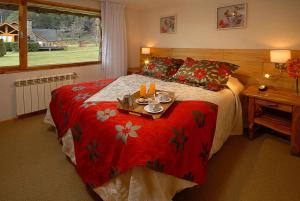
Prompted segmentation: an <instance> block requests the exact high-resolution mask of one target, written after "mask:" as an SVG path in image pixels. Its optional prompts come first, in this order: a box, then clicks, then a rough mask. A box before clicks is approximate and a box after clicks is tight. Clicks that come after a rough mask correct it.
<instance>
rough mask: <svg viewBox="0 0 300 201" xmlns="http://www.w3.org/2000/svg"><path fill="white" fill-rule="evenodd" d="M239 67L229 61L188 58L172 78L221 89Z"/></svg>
mask: <svg viewBox="0 0 300 201" xmlns="http://www.w3.org/2000/svg"><path fill="white" fill-rule="evenodd" d="M238 67H239V66H237V65H235V64H231V63H227V62H219V61H208V60H194V59H192V58H187V59H186V60H185V62H184V64H183V66H182V67H180V69H179V70H178V72H177V73H176V74H175V75H174V76H173V77H172V80H173V81H176V82H180V83H184V84H189V85H193V86H202V87H205V88H207V89H209V90H212V91H219V90H221V89H223V88H224V87H225V86H226V83H227V81H228V78H229V77H230V75H231V74H232V73H233V72H234V71H235V70H237V69H238Z"/></svg>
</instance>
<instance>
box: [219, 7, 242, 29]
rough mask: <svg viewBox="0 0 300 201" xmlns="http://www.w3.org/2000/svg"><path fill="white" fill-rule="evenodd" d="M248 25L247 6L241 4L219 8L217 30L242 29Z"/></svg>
mask: <svg viewBox="0 0 300 201" xmlns="http://www.w3.org/2000/svg"><path fill="white" fill-rule="evenodd" d="M246 25H247V4H246V3H240V4H234V5H228V6H223V7H218V8H217V29H218V30H224V29H225V30H226V29H242V28H246Z"/></svg>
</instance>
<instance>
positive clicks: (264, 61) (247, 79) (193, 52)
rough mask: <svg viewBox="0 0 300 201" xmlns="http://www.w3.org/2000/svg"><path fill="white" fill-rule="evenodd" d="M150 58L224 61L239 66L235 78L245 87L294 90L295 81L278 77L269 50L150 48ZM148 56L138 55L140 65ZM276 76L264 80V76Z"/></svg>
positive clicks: (299, 53)
mask: <svg viewBox="0 0 300 201" xmlns="http://www.w3.org/2000/svg"><path fill="white" fill-rule="evenodd" d="M150 56H170V57H174V58H182V59H185V58H186V57H192V58H194V59H208V60H216V61H226V62H230V63H234V64H237V65H239V66H240V68H239V69H238V70H237V72H236V74H235V75H234V76H235V77H237V78H239V80H240V81H241V82H242V83H243V84H245V85H246V86H247V85H254V84H255V85H258V84H267V85H269V86H273V87H280V88H284V89H289V90H294V89H295V80H294V79H292V78H289V77H288V76H287V73H286V72H285V73H283V74H282V76H279V71H278V70H277V69H275V66H274V64H273V63H271V62H270V50H262V49H261V50H257V49H200V48H155V47H152V48H151V54H150ZM147 57H149V55H143V54H141V53H140V64H141V66H143V64H144V60H145V59H147ZM292 57H299V58H300V50H293V51H292ZM266 73H268V74H270V75H276V76H275V77H273V78H272V77H271V78H269V79H266V78H265V77H264V74H266Z"/></svg>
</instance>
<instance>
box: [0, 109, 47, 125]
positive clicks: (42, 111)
mask: <svg viewBox="0 0 300 201" xmlns="http://www.w3.org/2000/svg"><path fill="white" fill-rule="evenodd" d="M46 112H47V109H44V110H40V111H36V112H31V113H28V114H22V115H19V116H17V117H15V118H12V119H7V120H3V121H0V124H4V123H9V122H15V121H18V120H20V119H24V118H28V117H33V116H36V115H39V114H45V113H46Z"/></svg>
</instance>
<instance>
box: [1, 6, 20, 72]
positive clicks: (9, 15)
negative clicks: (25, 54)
mask: <svg viewBox="0 0 300 201" xmlns="http://www.w3.org/2000/svg"><path fill="white" fill-rule="evenodd" d="M18 20H19V8H18V6H17V5H12V4H1V3H0V68H1V67H11V66H17V65H19V63H20V62H19V21H18Z"/></svg>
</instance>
